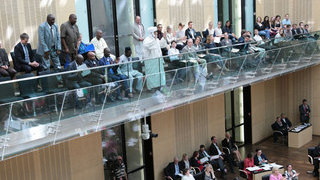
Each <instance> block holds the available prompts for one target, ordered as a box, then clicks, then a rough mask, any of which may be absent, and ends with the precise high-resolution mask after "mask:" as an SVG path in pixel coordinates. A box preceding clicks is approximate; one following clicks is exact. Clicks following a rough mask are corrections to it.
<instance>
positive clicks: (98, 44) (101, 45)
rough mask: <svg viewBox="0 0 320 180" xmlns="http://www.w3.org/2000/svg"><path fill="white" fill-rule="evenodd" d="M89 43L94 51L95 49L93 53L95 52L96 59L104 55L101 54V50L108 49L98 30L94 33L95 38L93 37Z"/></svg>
mask: <svg viewBox="0 0 320 180" xmlns="http://www.w3.org/2000/svg"><path fill="white" fill-rule="evenodd" d="M91 43H92V44H93V46H94V49H95V52H96V57H97V58H98V59H101V58H103V55H104V54H103V50H104V49H105V48H108V45H107V43H106V41H105V40H104V39H103V38H102V31H101V30H100V29H98V30H97V31H96V37H94V38H93V39H92V40H91Z"/></svg>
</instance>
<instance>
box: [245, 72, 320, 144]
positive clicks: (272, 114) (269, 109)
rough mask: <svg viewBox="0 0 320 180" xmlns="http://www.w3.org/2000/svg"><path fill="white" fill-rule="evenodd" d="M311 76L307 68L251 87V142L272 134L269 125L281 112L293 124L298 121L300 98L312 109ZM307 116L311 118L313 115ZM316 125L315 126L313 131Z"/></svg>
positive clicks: (312, 75)
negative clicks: (306, 101) (305, 100)
mask: <svg viewBox="0 0 320 180" xmlns="http://www.w3.org/2000/svg"><path fill="white" fill-rule="evenodd" d="M312 69H314V68H312ZM314 72H317V71H316V70H314ZM313 77H314V74H313V73H312V71H311V68H308V69H304V70H301V71H297V72H293V73H290V74H288V75H285V76H281V77H278V78H275V79H271V80H268V81H264V82H260V83H257V84H254V85H252V86H251V93H252V94H251V101H252V142H253V143H256V142H258V141H261V140H263V139H264V138H266V137H268V136H271V135H272V129H271V124H272V123H273V122H274V121H275V118H276V117H277V116H280V113H282V112H283V113H285V114H286V115H287V116H288V118H289V119H290V120H291V121H292V123H293V124H298V123H299V121H300V119H299V105H300V104H301V103H302V100H303V99H307V100H308V101H309V104H310V105H311V108H313V101H314V100H315V98H313V97H312V94H314V93H312V92H315V91H312V89H313V86H312V81H313V80H312V79H313ZM319 83H320V82H319ZM314 84H316V83H314ZM311 116H312V119H313V116H314V114H313V113H312V114H311ZM319 125H320V123H319ZM319 127H320V126H318V125H315V126H314V127H313V129H314V132H316V129H318V128H319ZM315 134H316V133H315Z"/></svg>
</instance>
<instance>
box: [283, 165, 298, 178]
mask: <svg viewBox="0 0 320 180" xmlns="http://www.w3.org/2000/svg"><path fill="white" fill-rule="evenodd" d="M299 174H300V173H297V172H296V171H295V170H293V169H292V165H291V164H288V165H287V170H286V172H284V175H285V177H286V179H289V180H298V176H299Z"/></svg>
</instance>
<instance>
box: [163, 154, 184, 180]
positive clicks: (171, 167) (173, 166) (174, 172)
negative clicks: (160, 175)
mask: <svg viewBox="0 0 320 180" xmlns="http://www.w3.org/2000/svg"><path fill="white" fill-rule="evenodd" d="M164 175H165V176H166V179H170V180H171V179H173V180H178V179H181V177H182V174H181V173H180V169H179V160H178V158H177V157H175V158H174V159H173V162H171V163H169V164H168V166H167V167H166V168H165V169H164Z"/></svg>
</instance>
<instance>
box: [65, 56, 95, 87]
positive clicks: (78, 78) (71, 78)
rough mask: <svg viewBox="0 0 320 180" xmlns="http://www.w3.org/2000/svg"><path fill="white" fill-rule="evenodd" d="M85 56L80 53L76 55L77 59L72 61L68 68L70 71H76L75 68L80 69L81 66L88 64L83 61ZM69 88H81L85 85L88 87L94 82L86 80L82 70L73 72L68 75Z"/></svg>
mask: <svg viewBox="0 0 320 180" xmlns="http://www.w3.org/2000/svg"><path fill="white" fill-rule="evenodd" d="M83 60H84V59H83V56H82V55H80V54H78V55H77V56H76V60H75V61H72V62H71V63H70V64H69V66H68V68H67V70H68V71H74V70H78V69H79V68H80V66H85V67H86V65H85V64H84V63H83ZM66 84H67V88H68V89H80V88H83V87H88V86H91V85H92V84H91V83H89V82H87V81H85V80H84V78H83V76H82V71H79V72H77V73H71V74H68V76H67V83H66Z"/></svg>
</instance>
